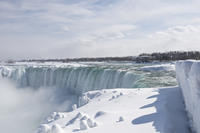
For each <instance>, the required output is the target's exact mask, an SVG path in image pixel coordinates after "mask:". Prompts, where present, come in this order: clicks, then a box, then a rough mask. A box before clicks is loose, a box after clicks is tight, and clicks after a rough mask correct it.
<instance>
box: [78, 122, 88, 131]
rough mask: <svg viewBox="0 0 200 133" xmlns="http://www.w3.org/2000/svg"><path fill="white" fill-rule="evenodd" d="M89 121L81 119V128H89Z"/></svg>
mask: <svg viewBox="0 0 200 133" xmlns="http://www.w3.org/2000/svg"><path fill="white" fill-rule="evenodd" d="M88 128H89V127H88V125H87V121H86V120H81V121H80V130H86V129H88Z"/></svg>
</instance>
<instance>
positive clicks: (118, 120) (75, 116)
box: [36, 87, 189, 133]
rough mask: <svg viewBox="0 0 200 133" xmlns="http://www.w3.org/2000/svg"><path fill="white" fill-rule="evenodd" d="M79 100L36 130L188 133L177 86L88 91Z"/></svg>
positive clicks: (51, 132) (41, 132) (50, 132)
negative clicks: (71, 109) (68, 110)
mask: <svg viewBox="0 0 200 133" xmlns="http://www.w3.org/2000/svg"><path fill="white" fill-rule="evenodd" d="M79 103H80V104H83V106H81V107H79V108H77V106H76V105H74V106H73V109H74V110H73V111H71V112H54V113H53V114H52V115H50V116H49V117H48V118H47V119H46V121H45V122H44V123H43V124H41V125H40V127H39V128H38V130H37V131H36V132H37V133H72V132H78V133H103V132H104V133H123V132H124V133H133V132H135V133H156V132H160V133H189V127H188V122H187V117H186V113H185V109H184V104H183V99H182V95H181V92H180V89H179V88H178V87H171V88H144V89H106V90H99V91H90V92H87V93H85V94H84V95H83V96H82V97H81V98H80V100H79ZM85 103H86V104H85ZM84 104H85V105H84Z"/></svg>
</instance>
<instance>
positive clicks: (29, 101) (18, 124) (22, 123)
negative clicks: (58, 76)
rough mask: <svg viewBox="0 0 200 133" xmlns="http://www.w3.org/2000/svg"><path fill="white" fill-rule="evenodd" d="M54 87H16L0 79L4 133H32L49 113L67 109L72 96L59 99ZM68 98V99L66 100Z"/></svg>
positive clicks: (0, 106)
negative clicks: (35, 88)
mask: <svg viewBox="0 0 200 133" xmlns="http://www.w3.org/2000/svg"><path fill="white" fill-rule="evenodd" d="M56 91H57V90H56V89H53V88H40V89H37V90H33V89H31V88H16V87H15V85H14V84H13V83H11V82H10V81H8V80H6V79H0V125H1V126H0V128H1V132H4V133H33V132H34V131H35V129H36V128H37V127H38V126H39V124H40V122H41V121H43V120H44V119H45V118H46V117H47V116H48V115H49V114H50V113H52V112H54V111H66V110H69V108H70V106H71V104H72V102H73V101H75V100H72V99H73V97H72V96H71V97H68V96H66V99H64V100H63V99H62V100H59V99H58V96H56V95H55V94H56ZM68 98H70V100H67V99H68Z"/></svg>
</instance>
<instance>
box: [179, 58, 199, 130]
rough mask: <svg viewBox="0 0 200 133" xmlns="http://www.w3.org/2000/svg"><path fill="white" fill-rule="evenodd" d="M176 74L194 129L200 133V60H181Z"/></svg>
mask: <svg viewBox="0 0 200 133" xmlns="http://www.w3.org/2000/svg"><path fill="white" fill-rule="evenodd" d="M176 75H177V80H178V83H179V86H180V88H181V90H182V93H183V97H184V101H185V105H186V110H187V112H188V116H189V119H190V124H191V126H192V129H193V130H195V131H196V132H197V133H200V106H199V105H200V61H192V60H188V61H179V62H177V63H176Z"/></svg>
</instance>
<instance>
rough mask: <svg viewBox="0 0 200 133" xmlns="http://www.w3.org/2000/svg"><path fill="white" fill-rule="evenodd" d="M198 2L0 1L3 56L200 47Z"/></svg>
mask: <svg viewBox="0 0 200 133" xmlns="http://www.w3.org/2000/svg"><path fill="white" fill-rule="evenodd" d="M199 7H200V1H199V0H0V46H1V49H0V57H1V59H11V58H13V59H21V58H69V57H96V56H98V57H100V56H126V55H137V54H139V53H142V52H156V51H161V52H162V51H169V50H200V45H199V42H200V39H199V35H200V27H199V23H200V10H199Z"/></svg>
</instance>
